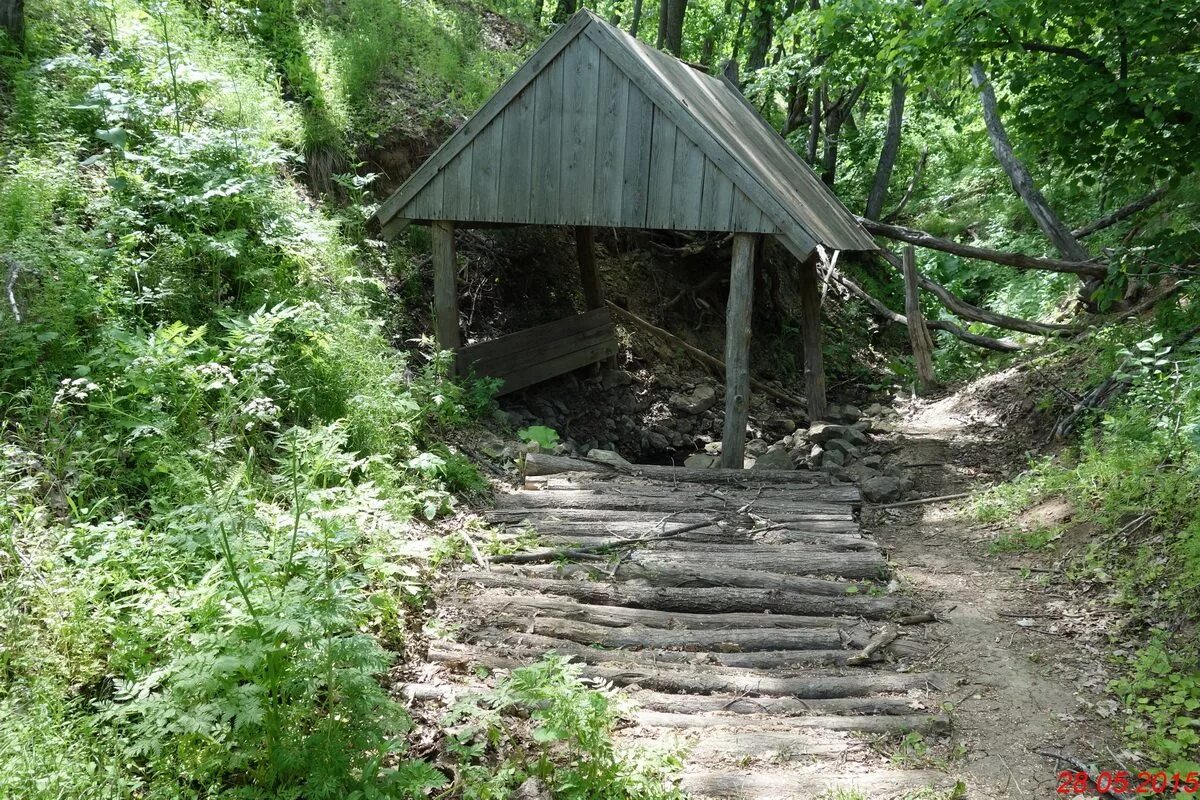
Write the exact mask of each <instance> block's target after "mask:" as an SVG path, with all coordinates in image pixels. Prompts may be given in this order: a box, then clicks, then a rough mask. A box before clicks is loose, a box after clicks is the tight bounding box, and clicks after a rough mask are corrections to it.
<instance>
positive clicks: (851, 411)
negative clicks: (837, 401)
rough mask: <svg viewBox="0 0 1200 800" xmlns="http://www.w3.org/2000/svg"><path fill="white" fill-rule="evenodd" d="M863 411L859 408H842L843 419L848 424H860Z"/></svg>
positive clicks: (846, 406) (848, 406)
mask: <svg viewBox="0 0 1200 800" xmlns="http://www.w3.org/2000/svg"><path fill="white" fill-rule="evenodd" d="M862 415H863V413H862V411H861V410H860V409H859V408H858V407H857V406H851V405H845V406H842V419H843V420H845V421H846V422H858V421H859V420H860V419H862Z"/></svg>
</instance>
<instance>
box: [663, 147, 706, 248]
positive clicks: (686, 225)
mask: <svg viewBox="0 0 1200 800" xmlns="http://www.w3.org/2000/svg"><path fill="white" fill-rule="evenodd" d="M706 160H707V159H705V158H704V153H702V152H700V148H699V147H697V146H696V144H695V143H694V142H693V141H692V140H691V139H689V138H688V137H687V136H685V135H684V134H683V133H681V132H678V131H677V132H676V134H675V168H674V183H673V185H672V186H671V227H672V228H674V229H676V230H684V231H693V230H699V228H700V208H701V204H702V202H703V194H704V162H705V161H706Z"/></svg>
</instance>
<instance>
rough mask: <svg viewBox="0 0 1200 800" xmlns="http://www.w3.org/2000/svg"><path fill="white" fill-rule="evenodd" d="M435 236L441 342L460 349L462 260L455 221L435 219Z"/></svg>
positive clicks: (435, 301) (435, 285) (435, 286)
mask: <svg viewBox="0 0 1200 800" xmlns="http://www.w3.org/2000/svg"><path fill="white" fill-rule="evenodd" d="M430 233H431V234H432V236H433V311H434V316H435V317H436V321H437V322H436V325H437V344H438V347H439V348H441V349H442V350H458V348H459V345H460V344H461V343H462V339H461V337H460V336H459V333H458V280H457V276H458V264H457V260H456V258H455V255H454V223H451V222H435V223H433V225H432V226H431V227H430Z"/></svg>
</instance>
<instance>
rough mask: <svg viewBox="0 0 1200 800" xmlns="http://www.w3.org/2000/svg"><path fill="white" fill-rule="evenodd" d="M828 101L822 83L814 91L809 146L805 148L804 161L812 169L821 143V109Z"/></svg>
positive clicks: (810, 112) (809, 125)
mask: <svg viewBox="0 0 1200 800" xmlns="http://www.w3.org/2000/svg"><path fill="white" fill-rule="evenodd" d="M827 100H828V98H827V97H826V91H825V82H824V81H821V83H820V84H819V85H818V86H817V87H816V88H815V90H814V91H813V98H812V104H811V107H810V108H809V113H808V144H807V145H806V146H805V148H804V160H805V161H807V162H808V165H809V166H810V167H815V166H816V165H817V145H818V144H820V141H821V108H822V107H823V106H824V105H825V103H826V102H827Z"/></svg>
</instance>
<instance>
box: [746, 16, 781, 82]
mask: <svg viewBox="0 0 1200 800" xmlns="http://www.w3.org/2000/svg"><path fill="white" fill-rule="evenodd" d="M774 29H775V0H759V4H758V8H757V10H756V12H755V14H754V26H753V29H752V30H751V31H750V52H749V53H748V54H747V56H746V73H747V75H752V74H754V73H755V72H758V71H759V70H760V69H762V68H763V67H765V66H766V64H767V53H769V52H770V50H771V37H772V35H773V32H774Z"/></svg>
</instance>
